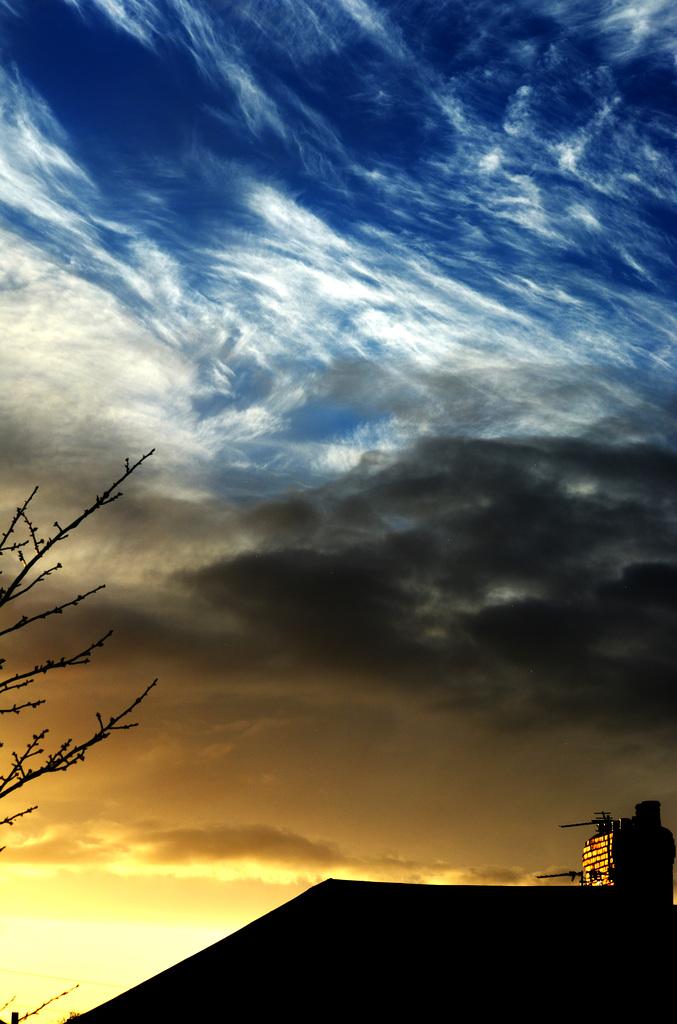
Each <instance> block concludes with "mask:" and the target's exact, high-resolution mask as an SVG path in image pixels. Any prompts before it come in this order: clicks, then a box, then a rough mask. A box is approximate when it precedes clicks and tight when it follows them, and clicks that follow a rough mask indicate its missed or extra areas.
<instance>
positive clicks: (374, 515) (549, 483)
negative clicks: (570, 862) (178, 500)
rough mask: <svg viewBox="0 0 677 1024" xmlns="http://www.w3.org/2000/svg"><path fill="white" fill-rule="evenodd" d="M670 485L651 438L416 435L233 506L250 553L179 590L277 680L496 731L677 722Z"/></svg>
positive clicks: (670, 461)
mask: <svg viewBox="0 0 677 1024" xmlns="http://www.w3.org/2000/svg"><path fill="white" fill-rule="evenodd" d="M676 479H677V459H675V457H674V456H672V455H671V454H668V453H665V452H661V451H659V450H657V449H654V448H651V447H650V446H639V445H638V446H632V445H625V446H620V445H619V446H616V447H603V446H600V445H596V444H594V443H593V442H585V441H566V440H549V441H533V442H509V441H479V440H452V439H434V440H426V441H421V442H420V443H419V444H418V445H417V446H415V447H414V448H413V449H411V450H410V451H409V452H408V453H407V454H405V455H403V456H402V457H401V458H398V459H394V458H393V459H391V460H388V459H386V458H384V457H382V456H374V457H373V459H370V458H368V457H367V458H365V459H364V460H363V462H362V464H361V466H360V467H359V468H358V469H357V470H356V471H354V472H353V473H351V474H348V475H347V476H345V477H344V478H343V479H342V480H340V481H338V482H336V483H335V484H330V485H327V486H325V487H323V488H319V489H316V490H314V491H308V492H306V493H305V494H304V495H303V496H302V497H300V496H290V497H289V498H286V499H282V500H280V501H278V502H268V503H266V504H265V505H263V506H258V507H254V508H252V509H250V510H249V511H247V512H245V513H243V519H244V522H245V524H248V525H249V526H250V527H251V529H252V534H253V536H254V537H255V538H256V540H255V547H254V548H253V549H252V550H250V551H248V552H245V553H241V554H238V555H237V556H235V557H229V558H224V559H221V560H218V561H215V562H213V563H212V564H208V565H205V566H203V567H202V568H201V569H198V570H196V571H190V572H185V573H183V574H182V576H181V580H182V583H183V584H184V585H185V586H186V587H187V588H188V589H189V591H190V592H191V594H192V599H193V600H195V601H197V602H198V603H201V604H202V607H203V608H204V609H205V611H207V609H211V612H212V614H213V613H216V616H217V619H216V621H220V622H221V627H220V628H221V629H222V631H223V632H222V634H220V635H221V639H222V640H226V639H227V640H228V641H229V642H230V641H232V642H233V643H234V644H235V646H236V647H237V648H242V649H243V650H248V652H249V658H250V659H251V661H252V662H253V663H254V664H255V665H257V666H258V667H259V668H263V667H265V671H266V673H268V674H270V676H271V677H272V678H275V677H284V678H286V679H288V678H290V677H298V678H305V679H307V678H313V677H316V678H318V679H322V678H326V677H331V678H332V679H337V678H338V679H342V680H344V681H345V684H346V685H348V686H351V685H353V686H358V687H359V686H397V687H402V688H404V689H405V690H406V691H407V692H410V693H415V694H419V695H420V696H421V699H423V700H424V701H426V702H430V703H433V704H437V705H438V706H439V707H441V708H443V707H449V708H454V707H466V708H471V709H474V710H476V711H478V712H481V713H482V714H483V715H486V716H487V717H488V718H489V719H490V720H493V721H494V722H495V723H497V724H498V725H499V726H501V727H530V726H534V727H535V726H542V725H544V724H554V723H556V722H559V723H562V722H567V721H574V720H586V721H590V722H592V723H594V724H596V725H597V726H599V727H600V728H609V729H614V730H615V729H620V730H623V729H632V728H642V727H648V726H656V725H659V724H666V725H672V722H673V719H674V716H675V713H677V693H676V692H675V688H674V682H675V681H674V665H675V655H676V654H677V650H676V644H675V640H674V638H673V636H674V625H675V622H674V610H675V603H676V601H677V597H676V594H677V564H676V563H675V561H674V545H675V534H676V532H677V508H676V498H677V495H676V493H675V480H676ZM219 617H220V620H219Z"/></svg>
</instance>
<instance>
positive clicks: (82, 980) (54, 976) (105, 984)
mask: <svg viewBox="0 0 677 1024" xmlns="http://www.w3.org/2000/svg"><path fill="white" fill-rule="evenodd" d="M0 972H2V973H3V974H23V975H25V976H26V977H27V978H50V979H51V980H52V981H77V982H79V983H80V984H81V985H103V987H104V988H119V989H124V988H125V986H124V985H111V984H110V982H108V981H87V980H86V979H85V978H63V977H61V975H60V974H34V973H33V972H31V971H10V970H8V969H7V968H6V967H0Z"/></svg>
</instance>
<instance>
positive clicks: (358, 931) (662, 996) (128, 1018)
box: [82, 879, 677, 1024]
mask: <svg viewBox="0 0 677 1024" xmlns="http://www.w3.org/2000/svg"><path fill="white" fill-rule="evenodd" d="M676 909H677V908H673V907H660V908H651V907H647V906H644V905H642V904H640V903H637V902H628V901H627V900H624V899H622V898H619V893H618V892H617V891H615V890H614V888H613V887H611V888H605V887H598V888H597V887H581V886H577V885H571V886H522V887H518V886H462V885H460V886H459V885H451V886H437V885H412V884H404V883H388V882H354V881H337V880H335V879H328V880H327V881H324V882H322V883H320V884H319V885H316V886H314V887H313V888H311V889H309V890H308V891H307V892H305V893H303V894H302V895H300V896H297V897H296V898H295V899H293V900H291V901H290V902H288V903H285V904H284V905H283V906H281V907H279V908H278V909H277V910H273V911H272V912H271V913H269V914H266V915H264V916H263V917H261V918H259V919H258V920H256V921H254V922H252V923H251V924H249V925H246V926H245V927H244V928H241V929H240V930H239V931H237V932H234V933H233V934H232V935H228V936H227V937H226V938H224V939H221V940H220V941H219V942H216V943H215V944H214V945H212V946H209V947H208V948H207V949H204V950H202V951H201V952H199V953H196V954H195V955H194V956H191V957H189V958H188V959H186V960H183V961H181V962H180V963H178V964H176V965H175V966H173V967H170V968H169V969H168V970H166V971H163V972H162V973H161V974H158V975H156V976H155V977H153V978H150V979H148V981H145V982H143V983H142V984H140V985H137V986H136V987H135V988H132V989H130V990H129V991H127V992H124V993H122V994H121V995H118V996H116V997H115V998H114V999H111V1000H109V1001H108V1002H106V1003H104V1004H102V1005H101V1006H99V1007H96V1008H95V1009H93V1010H90V1011H89V1012H88V1013H85V1014H83V1015H82V1018H83V1020H85V1021H87V1024H107V1022H113V1021H115V1022H116V1024H119V1022H120V1021H125V1022H131V1024H136V1022H139V1024H140V1022H141V1021H144V1022H149V1021H150V1020H153V1019H157V1018H160V1019H177V1018H178V1017H182V1016H184V1015H187V1014H188V1013H190V1014H191V1015H192V1016H193V1017H194V1016H203V1015H204V1016H208V1017H210V1018H212V1019H215V1020H220V1019H221V1018H222V1017H223V1018H224V1019H225V1018H226V1017H229V1018H230V1017H231V1016H232V1015H233V1014H246V1015H247V1017H248V1019H250V1020H251V1019H253V1020H259V1019H260V1020H263V1019H268V1017H269V1016H270V1015H271V1014H276V1013H278V1012H280V1010H281V1008H282V1007H285V1008H286V1010H287V1011H288V1012H291V1014H292V1016H293V1018H294V1019H295V1020H297V1021H305V1020H308V1021H310V1020H313V1021H316V1020H317V1019H322V1020H325V1021H326V1020H334V1019H336V1020H339V1019H349V1020H352V1021H359V1020H368V1019H375V1020H378V1019H385V1017H386V1016H389V1017H390V1018H391V1019H394V1020H399V1019H402V1020H403V1019H407V1018H408V1019H421V1020H428V1019H430V1020H432V1019H435V1018H436V1017H437V1016H438V1015H439V1003H440V999H443V1000H444V1001H445V1004H446V1005H447V1006H448V1007H449V1010H450V1011H452V1010H453V1009H460V1007H461V1005H462V1004H463V1003H464V1001H465V998H466V996H467V994H469V993H470V994H472V995H473V996H474V997H475V998H477V999H480V1000H481V1002H482V1006H483V1013H484V1012H490V1011H493V1010H500V1009H505V1002H506V1000H508V1001H509V1002H514V1001H517V1002H518V1003H519V1004H520V1005H521V1006H522V1008H524V1007H525V1006H526V1005H528V1004H529V1003H530V1002H532V1001H533V1002H534V1006H536V1004H537V1002H538V1000H539V999H542V996H543V992H544V991H547V992H548V993H551V994H553V995H554V994H555V993H557V994H558V999H560V1000H562V999H564V1000H565V1001H569V1000H571V1002H572V1009H573V1008H574V1007H573V1004H574V1003H576V1001H577V1000H583V1001H584V1002H581V1003H578V1004H577V1008H578V1010H581V1009H583V1007H584V1005H588V1006H590V1005H591V994H592V991H593V990H594V991H595V992H596V993H597V995H598V996H599V997H600V998H603V995H604V992H605V991H607V990H608V991H612V990H613V991H615V993H616V997H617V998H618V997H619V995H620V993H621V992H623V996H622V1002H623V1005H624V1006H627V1007H628V1008H632V1007H633V1006H634V1008H635V1009H636V1010H637V1012H640V1011H641V1010H642V1009H643V1008H644V1004H645V1002H646V1000H647V999H650V1001H651V1006H652V1010H655V1009H656V1008H657V1006H658V1005H659V1002H660V1000H667V998H668V995H667V986H668V981H669V978H670V974H668V968H669V965H670V966H671V963H674V954H675V910H676ZM544 986H545V989H544ZM591 986H592V988H591ZM663 986H664V987H663ZM459 1000H460V1002H459ZM665 1005H666V1006H667V1002H666V1003H665Z"/></svg>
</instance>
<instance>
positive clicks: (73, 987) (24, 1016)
mask: <svg viewBox="0 0 677 1024" xmlns="http://www.w3.org/2000/svg"><path fill="white" fill-rule="evenodd" d="M76 988H80V986H79V985H72V986H71V988H67V989H66V991H65V992H59V994H58V996H52V998H51V999H47V1000H46V1002H44V1003H43V1004H42V1006H38V1008H37V1009H36V1010H31V1012H30V1013H24V1015H23V1017H19V1020H20V1021H22V1020H27V1019H28V1017H34V1016H35V1014H36V1013H40V1010H44V1008H45V1007H46V1006H49V1005H50V1003H55V1002H56V1001H57V999H63V997H64V996H67V995H69V994H70V993H71V992H75V990H76Z"/></svg>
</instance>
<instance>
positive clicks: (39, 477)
mask: <svg viewBox="0 0 677 1024" xmlns="http://www.w3.org/2000/svg"><path fill="white" fill-rule="evenodd" d="M676 59H677V19H676V18H675V8H674V3H672V2H671V0H632V2H631V0H506V2H503V3H498V2H496V0H152V2H151V0H0V389H1V396H2V397H1V400H0V430H1V431H2V441H3V443H2V445H1V447H0V473H1V475H2V499H1V500H2V509H3V522H4V521H5V519H6V515H7V512H8V511H9V512H10V513H11V511H12V510H13V509H14V508H16V506H17V504H19V503H20V502H21V501H22V500H23V499H24V498H25V497H26V496H27V495H28V494H29V493H30V491H31V490H32V489H33V487H34V486H35V485H36V484H38V485H39V491H38V494H37V495H36V498H35V500H34V503H33V506H34V513H33V514H34V518H35V520H36V522H37V523H38V524H39V525H40V527H41V528H42V531H43V532H44V533H46V534H49V532H50V530H51V529H52V523H53V522H54V521H55V520H59V521H60V522H62V523H63V522H65V521H67V520H68V518H69V517H70V518H72V517H73V516H75V515H76V514H77V513H78V512H79V511H80V510H81V509H82V508H84V507H85V505H87V504H89V503H90V502H91V501H92V500H93V499H94V497H95V495H96V494H97V493H100V492H101V490H103V489H104V487H105V486H106V485H107V484H109V483H110V482H112V481H113V480H114V479H115V478H116V477H117V476H119V475H120V473H121V472H122V469H123V464H124V460H125V458H126V457H129V458H130V459H132V460H136V459H137V458H139V457H140V456H141V455H142V454H143V453H145V452H147V451H149V450H150V449H152V448H154V449H155V454H154V455H153V456H152V458H151V459H149V460H148V461H147V462H146V463H144V465H143V466H141V467H140V468H139V469H138V470H137V471H136V472H135V474H134V475H133V476H132V477H131V479H129V480H128V481H127V482H126V484H125V486H124V488H123V490H124V497H123V498H122V499H121V500H120V501H118V502H116V503H115V504H114V505H112V506H111V507H108V508H105V509H103V510H101V511H100V512H99V513H98V514H97V515H96V516H95V517H93V518H92V519H91V520H89V521H88V522H87V523H86V524H84V525H83V526H82V527H81V528H80V529H79V530H78V531H77V533H76V534H74V535H73V536H72V537H71V538H70V539H69V540H68V541H66V542H65V543H64V544H63V545H62V546H61V550H60V551H59V552H58V559H59V560H60V561H61V562H62V563H63V566H64V568H63V569H62V570H61V571H60V572H59V573H58V574H56V575H55V576H53V577H51V578H50V580H49V581H47V582H45V583H44V584H42V585H41V586H40V587H38V588H35V591H34V592H32V595H31V601H29V600H28V599H27V600H26V602H25V607H24V609H23V611H24V612H25V613H28V611H29V609H31V608H32V609H34V610H39V609H40V608H41V607H46V606H48V605H49V604H50V603H52V604H53V603H57V602H58V601H59V600H68V599H69V598H71V597H72V596H74V595H75V594H77V593H79V592H81V591H82V590H84V589H90V588H91V587H94V586H97V585H98V584H99V583H106V589H105V591H102V592H101V593H99V594H97V595H95V596H93V597H92V598H90V599H89V600H88V601H87V602H85V603H84V604H82V605H80V606H79V607H77V608H73V609H70V610H69V611H68V612H66V613H64V614H63V615H62V616H54V617H53V618H52V619H49V620H46V621H45V622H44V623H42V624H39V625H38V626H37V627H34V628H32V629H31V630H30V631H29V630H28V629H26V630H23V631H21V632H19V633H17V634H16V639H15V642H14V644H13V645H7V648H6V655H7V659H8V660H7V665H6V669H9V670H10V671H11V672H14V671H16V670H17V669H18V668H20V667H22V666H23V667H30V665H32V664H34V663H35V661H36V659H39V658H45V657H52V658H55V657H61V655H64V654H65V655H68V654H72V653H75V652H76V651H77V650H80V649H82V647H84V646H85V645H86V644H87V643H88V642H90V641H91V640H93V639H96V638H98V637H99V636H101V635H102V634H104V633H105V632H106V631H107V630H108V629H110V628H112V629H113V630H114V635H113V636H112V637H111V639H110V640H109V641H108V642H107V643H106V645H105V647H104V648H103V649H102V650H99V651H97V652H96V653H95V657H94V659H93V661H92V663H91V665H88V666H85V667H80V668H78V669H73V670H68V671H64V672H62V673H61V674H60V675H59V674H57V673H52V674H51V675H50V676H46V677H44V681H43V680H42V678H41V679H40V681H39V682H38V683H36V694H37V693H39V694H40V695H41V696H45V697H48V698H49V699H48V702H47V704H46V706H44V707H41V708H39V709H37V710H35V711H32V712H26V713H25V714H23V715H21V716H18V717H17V716H11V717H12V719H13V720H12V721H10V722H8V721H7V720H6V719H7V717H9V716H5V718H3V721H2V726H3V734H2V740H3V742H4V743H5V747H4V748H3V751H0V753H3V754H5V755H6V754H7V752H8V751H10V750H11V749H13V747H14V746H15V745H16V744H20V743H21V741H22V737H23V738H25V737H26V736H30V735H32V733H33V732H35V731H38V730H39V729H41V728H43V727H44V726H49V727H50V730H51V731H50V739H51V740H52V741H53V745H54V746H58V744H59V743H60V741H61V740H62V739H65V738H67V737H69V736H74V737H75V738H76V739H79V738H83V737H84V736H86V735H87V734H88V730H90V731H91V730H92V729H93V728H94V727H95V726H96V719H95V712H97V711H100V712H101V713H102V714H103V715H104V716H105V715H110V714H112V713H114V712H116V711H118V710H120V709H121V708H122V707H124V706H125V705H126V704H127V703H129V702H130V701H131V700H132V699H133V698H134V697H135V696H136V695H137V694H138V693H140V692H141V691H142V690H143V689H144V688H145V687H146V686H147V685H148V683H150V682H151V681H152V680H153V679H154V678H155V677H156V676H157V677H158V679H159V684H158V686H157V687H156V688H155V689H154V690H153V691H152V693H151V694H150V695H149V696H148V698H147V700H146V701H145V702H144V704H143V705H142V706H141V707H140V708H139V710H138V714H137V716H136V718H135V720H136V721H138V722H139V727H138V728H137V729H134V730H131V731H130V732H127V733H124V734H120V735H118V736H116V737H113V738H111V739H110V740H109V741H108V742H107V743H105V744H103V745H102V746H101V747H100V748H98V749H96V750H94V751H92V752H91V754H90V756H89V757H88V759H87V762H86V764H85V765H83V766H78V767H77V768H75V769H74V770H73V771H72V772H70V773H68V774H67V775H60V776H57V777H55V778H53V779H51V780H45V781H43V782H40V783H38V784H36V785H35V786H34V787H32V788H27V789H26V790H24V791H23V792H21V793H19V794H17V795H16V797H13V798H9V799H7V800H6V801H4V803H5V804H7V805H8V806H7V807H5V806H3V808H2V810H3V815H4V814H5V813H13V812H14V811H18V810H20V809H21V808H22V807H23V806H26V805H28V804H34V803H37V804H38V805H39V810H38V811H36V812H35V813H33V814H31V815H30V816H29V817H27V818H24V819H22V820H21V821H20V822H18V823H17V824H15V825H14V827H13V828H11V829H8V828H5V829H4V831H3V835H2V836H0V844H2V843H5V844H6V846H7V848H6V850H5V851H4V853H2V854H1V855H0V856H1V857H2V861H1V863H0V866H1V871H0V887H1V888H0V892H1V894H2V907H3V917H2V918H1V919H0V928H2V948H3V957H2V966H3V972H2V973H0V1006H1V1005H2V1004H3V1003H4V1002H5V1001H6V1000H7V999H9V998H11V997H12V996H14V995H16V1000H15V1003H13V1004H12V1007H11V1008H17V1009H19V1011H20V1012H26V1010H27V1009H30V1008H32V1006H34V1005H35V1000H38V999H39V1000H41V999H42V998H47V997H49V996H51V995H54V994H56V993H57V992H59V991H61V990H62V989H64V988H66V987H67V985H68V984H70V982H66V981H63V982H62V981H61V980H59V979H62V978H64V979H70V978H73V979H82V980H84V981H88V982H99V983H106V984H107V985H110V986H111V987H110V988H106V987H102V985H98V986H94V985H81V988H80V989H79V990H78V991H77V992H76V993H73V995H72V997H69V998H68V999H67V1000H63V1001H62V1002H61V1003H59V1004H56V1006H55V1007H54V1008H52V1009H51V1011H50V1012H45V1013H43V1014H41V1015H40V1018H39V1019H40V1020H41V1021H56V1020H58V1018H59V1016H63V1014H64V1013H66V1012H67V1011H68V1010H69V1009H70V1008H71V1007H74V1008H79V1009H87V1008H89V1007H90V1006H92V1005H96V1004H98V1003H99V1002H102V1001H103V1000H104V999H106V998H109V997H110V996H112V995H115V994H116V992H117V991H119V989H115V988H113V987H112V986H115V985H117V986H120V987H128V986H129V985H130V984H133V983H135V982H138V981H140V980H142V979H143V978H145V977H147V976H149V975H150V974H153V973H156V972H157V971H159V970H161V969H163V968H164V967H168V966H170V965H171V964H172V963H173V962H175V961H176V960H178V959H181V958H182V957H185V956H187V955H189V954H190V953H192V952H195V951H197V950H198V949H200V948H202V947H203V946H205V945H207V944H208V943H210V942H212V941H215V940H216V939H218V938H220V937H222V936H223V935H225V934H227V933H228V932H229V931H231V930H233V929H234V928H236V927H239V926H241V925H243V924H245V923H247V922H248V921H250V920H252V919H254V918H255V917H257V916H260V914H262V913H264V912H266V911H268V910H270V909H272V908H274V907H276V906H278V905H280V904H281V903H283V902H285V901H286V900H288V899H291V898H292V897H293V896H295V895H297V894H298V893H300V892H302V891H303V890H304V889H306V888H308V886H310V885H312V884H315V882H317V881H320V880H321V879H323V878H327V877H334V878H365V879H367V878H368V879H375V880H392V881H417V882H418V881H420V882H437V883H458V882H473V883H478V884H481V883H483V882H484V883H505V884H533V882H534V875H535V874H536V873H539V872H546V871H557V870H562V871H563V870H567V869H571V868H578V867H579V866H580V863H579V862H580V849H581V847H582V843H583V841H584V839H585V838H586V835H587V833H586V830H585V829H583V830H581V829H579V830H568V831H565V832H561V831H560V830H559V829H558V827H557V826H558V825H559V824H560V823H563V822H568V821H583V820H585V819H587V818H589V817H590V816H592V814H593V812H595V811H601V810H608V811H610V812H611V813H612V814H613V815H614V816H621V815H629V814H632V812H633V808H634V804H635V803H636V802H638V801H640V800H644V799H657V800H660V801H661V803H662V805H663V821H664V824H666V825H667V826H668V827H671V828H672V829H673V830H677V762H676V755H675V750H676V749H677V748H676V745H675V744H676V740H677V691H676V689H675V687H676V683H677V680H676V678H675V666H676V661H677V659H676V654H677V639H676V636H677V631H676V630H675V624H676V621H675V620H676V615H675V612H676V610H677V553H676V547H675V545H676V541H677V528H676V527H677V453H676V442H677V430H676V425H677V415H676V413H677V405H676V402H675V370H676V365H675V338H676V336H677V316H676V314H677V309H676V303H675V298H676V294H677V290H676V285H675V282H676V281H677V258H676V250H675V239H676V235H677V210H676V202H675V200H676V198H677V176H676V174H675V165H674V157H675V151H676V140H677V118H676V117H675V112H676V105H675V84H676V83H675V78H676V71H677V67H676ZM13 565H14V563H13V562H11V561H10V560H9V558H8V557H7V556H5V557H4V558H3V566H2V569H3V573H5V574H10V572H11V570H12V568H13ZM3 578H4V579H6V578H7V577H6V576H5V577H3ZM4 763H5V764H6V761H5V762H4ZM564 884H569V882H568V881H566V880H564ZM10 969H11V970H13V971H15V972H24V973H23V974H19V973H10ZM29 975H49V976H50V978H49V979H46V978H35V977H30V976H29ZM3 995H4V998H3ZM9 1012H10V1008H8V1009H7V1010H5V1011H4V1012H3V1013H2V1017H3V1019H4V1018H5V1017H7V1018H8V1017H9Z"/></svg>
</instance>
